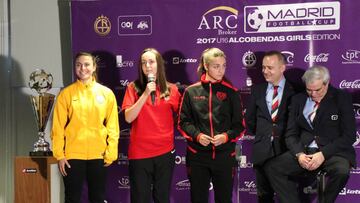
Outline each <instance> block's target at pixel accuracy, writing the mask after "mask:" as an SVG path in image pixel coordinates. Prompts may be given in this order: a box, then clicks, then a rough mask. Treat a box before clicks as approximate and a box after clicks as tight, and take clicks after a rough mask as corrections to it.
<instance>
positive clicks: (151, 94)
mask: <svg viewBox="0 0 360 203" xmlns="http://www.w3.org/2000/svg"><path fill="white" fill-rule="evenodd" d="M147 79H148V80H147V81H148V83H149V82H155V75H154V74H152V73H149V74H148V76H147ZM150 96H151V103H152V105H155V91H152V92H151V93H150Z"/></svg>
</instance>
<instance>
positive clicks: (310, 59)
mask: <svg viewBox="0 0 360 203" xmlns="http://www.w3.org/2000/svg"><path fill="white" fill-rule="evenodd" d="M329 55H330V54H329V53H321V54H318V55H312V54H307V55H306V56H305V58H304V61H305V62H307V63H315V62H316V63H324V62H327V61H328V60H329Z"/></svg>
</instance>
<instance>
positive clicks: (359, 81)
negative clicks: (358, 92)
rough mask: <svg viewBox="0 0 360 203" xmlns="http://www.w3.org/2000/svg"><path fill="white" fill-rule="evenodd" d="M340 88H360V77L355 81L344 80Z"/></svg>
mask: <svg viewBox="0 0 360 203" xmlns="http://www.w3.org/2000/svg"><path fill="white" fill-rule="evenodd" d="M339 88H341V89H360V79H356V80H354V81H346V80H342V81H341V82H340V84H339Z"/></svg>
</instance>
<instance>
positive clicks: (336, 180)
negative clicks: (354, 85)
mask: <svg viewBox="0 0 360 203" xmlns="http://www.w3.org/2000/svg"><path fill="white" fill-rule="evenodd" d="M302 80H303V81H304V83H305V85H306V92H303V93H300V94H298V95H296V96H294V97H293V98H292V102H291V108H290V112H289V122H288V128H287V131H286V134H285V137H286V138H285V139H286V145H287V147H288V148H289V151H288V152H286V153H284V154H282V155H281V156H279V157H277V158H276V159H274V160H273V161H272V162H271V163H270V164H269V165H268V166H267V169H266V171H267V172H269V173H271V176H270V182H271V185H272V186H273V188H274V190H275V192H276V193H277V195H278V196H279V199H280V201H281V202H283V203H285V202H291V203H300V202H301V201H300V199H299V195H298V193H297V189H296V188H295V187H292V186H291V185H289V184H288V180H289V179H288V177H289V176H293V175H299V174H303V173H309V172H311V171H316V170H320V169H322V170H324V171H326V172H327V175H328V177H329V179H328V181H327V183H326V186H325V192H324V201H325V202H326V203H329V202H330V203H331V202H335V200H336V197H337V195H338V194H339V192H340V191H341V190H342V189H343V187H344V186H345V185H346V183H347V180H348V178H349V172H350V167H351V166H354V167H355V166H356V162H355V150H354V148H353V146H352V144H353V143H354V142H355V138H356V124H355V116H354V111H353V104H352V99H351V95H350V94H348V93H346V92H344V91H342V90H339V89H336V88H334V87H332V86H331V85H330V84H329V81H330V74H329V71H328V69H327V68H325V67H323V66H313V67H311V68H309V69H308V70H307V71H306V72H305V73H304V75H303V77H302Z"/></svg>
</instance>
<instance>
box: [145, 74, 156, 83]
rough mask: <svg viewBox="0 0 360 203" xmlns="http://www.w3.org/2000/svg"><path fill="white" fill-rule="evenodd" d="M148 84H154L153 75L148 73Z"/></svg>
mask: <svg viewBox="0 0 360 203" xmlns="http://www.w3.org/2000/svg"><path fill="white" fill-rule="evenodd" d="M147 79H148V82H155V75H154V74H153V73H149V74H148V75H147Z"/></svg>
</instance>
